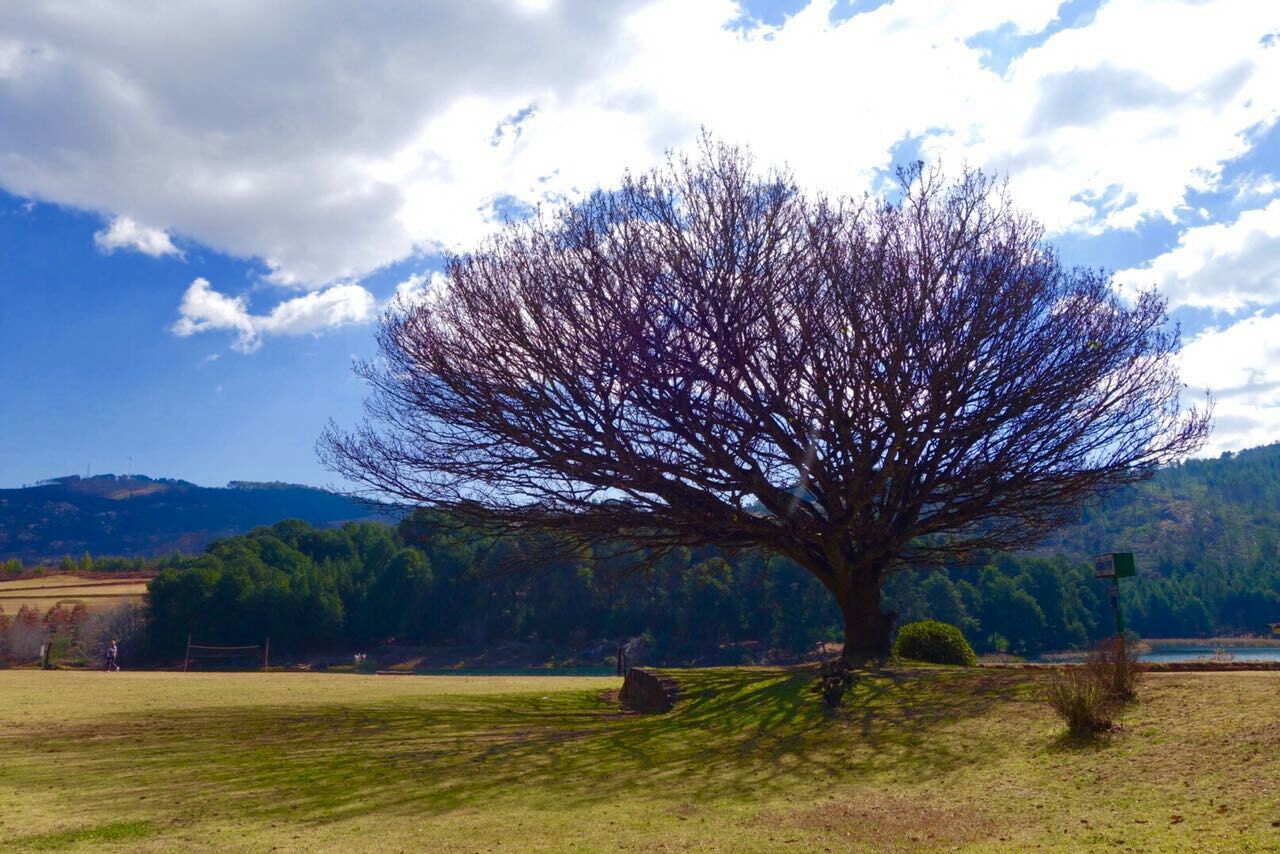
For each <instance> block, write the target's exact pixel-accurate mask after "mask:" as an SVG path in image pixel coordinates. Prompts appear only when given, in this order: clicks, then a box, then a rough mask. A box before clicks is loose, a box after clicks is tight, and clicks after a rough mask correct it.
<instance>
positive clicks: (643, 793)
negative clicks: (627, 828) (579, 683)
mask: <svg viewBox="0 0 1280 854" xmlns="http://www.w3.org/2000/svg"><path fill="white" fill-rule="evenodd" d="M668 673H669V674H670V675H672V676H674V677H675V678H676V679H677V680H678V681H679V683H680V686H681V697H680V700H679V702H678V704H677V705H676V708H675V709H674V710H673V711H672V712H670V713H668V714H665V715H655V716H640V715H633V714H624V713H621V712H620V711H619V710H618V709H617V707H616V706H612V705H608V704H606V703H605V702H604V701H603V700H601V698H600V697H599V696H597V694H596V692H594V691H589V690H588V691H570V692H557V693H553V694H551V695H549V696H546V697H537V696H535V695H529V694H521V695H514V694H513V695H502V696H465V697H464V696H447V695H436V696H425V697H423V696H419V697H413V698H405V699H397V700H394V701H379V702H376V703H370V704H369V705H364V706H351V705H342V706H339V705H331V706H313V707H255V706H247V705H246V706H241V707H232V708H223V709H216V710H213V709H199V710H191V711H186V710H160V711H157V712H155V713H152V714H149V715H147V716H146V717H145V718H115V719H112V720H110V721H107V722H105V725H104V724H103V723H98V724H95V725H94V726H91V727H80V728H64V729H62V730H59V731H58V732H56V733H44V734H37V735H26V736H18V737H9V738H0V748H3V749H4V750H5V752H6V753H7V754H8V755H10V756H19V757H22V759H20V760H19V761H18V762H16V763H11V764H10V767H9V771H10V777H11V779H12V781H13V782H14V783H15V784H18V785H24V786H25V785H30V786H48V785H49V784H50V783H51V782H53V781H55V780H65V779H67V778H66V776H65V775H67V774H69V773H70V774H74V775H75V779H76V781H77V782H76V791H77V796H80V797H84V798H91V799H93V801H94V802H95V803H96V804H98V805H99V806H101V807H103V808H106V809H111V810H119V811H120V812H121V814H133V813H136V812H138V810H139V809H140V804H145V805H146V806H145V810H146V811H147V812H152V813H154V812H159V813H161V814H164V815H166V816H172V815H179V816H186V817H190V818H208V817H215V816H219V815H228V816H231V815H236V816H257V817H260V818H271V817H280V818H286V819H289V820H291V821H304V822H316V823H324V822H329V821H335V820H341V819H344V818H349V817H355V816H359V815H366V814H368V813H370V812H371V811H377V812H384V811H412V812H414V813H415V814H419V815H424V814H431V813H434V812H442V811H447V810H453V809H459V808H466V807H486V806H493V805H496V804H501V803H503V802H506V803H519V804H521V805H523V806H526V807H530V808H535V809H556V808H558V807H574V808H580V807H584V806H586V807H589V806H593V805H599V804H607V803H615V802H618V801H622V800H629V799H630V800H635V799H640V800H647V801H658V800H662V799H672V798H676V799H681V800H704V799H707V800H709V799H716V798H732V797H735V796H739V797H747V796H751V797H759V796H762V795H764V794H768V793H770V792H774V791H782V790H789V789H794V788H796V787H797V786H800V785H804V786H806V787H812V786H813V785H814V784H815V782H817V783H821V782H822V781H829V780H836V779H842V780H845V781H849V780H853V781H858V780H859V779H867V778H870V777H871V776H874V775H876V774H881V773H886V772H887V773H893V774H897V773H899V772H903V773H908V774H909V775H911V776H912V777H913V778H914V779H928V778H930V777H933V776H935V775H939V774H945V773H947V772H948V771H950V770H953V769H955V768H956V767H958V766H959V765H961V764H964V763H969V762H973V761H979V756H980V755H985V754H986V753H989V752H990V751H996V750H998V749H1000V745H999V744H998V741H999V737H998V736H996V735H992V736H990V737H989V743H987V744H985V745H983V744H975V743H974V742H973V741H972V729H973V728H969V729H968V730H967V732H968V733H969V737H968V738H967V739H959V738H956V737H954V736H950V735H948V734H947V733H946V732H945V728H946V727H948V726H949V725H950V724H953V723H955V722H957V721H961V720H963V719H966V718H973V717H977V716H981V715H983V714H985V713H987V712H988V711H989V710H990V709H991V708H992V707H993V706H995V705H996V704H998V703H1003V702H1008V701H1009V698H1010V696H1011V695H1013V694H1016V691H1017V685H1018V682H1019V680H1020V679H1021V680H1022V681H1025V677H1020V676H1018V675H1017V674H1015V673H1013V672H992V671H987V672H980V671H962V670H954V671H953V670H942V669H940V670H926V669H914V670H907V671H902V670H869V671H863V672H861V673H860V674H859V679H858V682H857V684H856V685H855V687H854V688H853V690H851V691H850V693H849V695H848V697H847V699H846V703H845V707H844V708H842V709H840V710H839V711H837V712H836V713H834V714H832V713H829V712H828V711H827V710H826V708H825V707H824V706H823V704H822V702H821V700H820V699H819V698H818V697H817V696H816V695H814V694H812V693H810V692H809V690H808V688H809V685H810V684H811V681H812V678H813V675H814V671H813V670H812V669H811V668H791V669H742V668H738V669H708V670H691V671H668ZM51 751H52V752H53V753H54V754H55V755H56V761H55V762H50V761H49V760H50V758H51V757H50V752H51Z"/></svg>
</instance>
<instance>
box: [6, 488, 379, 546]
mask: <svg viewBox="0 0 1280 854" xmlns="http://www.w3.org/2000/svg"><path fill="white" fill-rule="evenodd" d="M290 518H296V519H305V520H307V521H308V522H310V523H311V524H313V525H330V524H334V523H338V522H345V521H350V520H359V519H375V518H389V517H379V516H378V514H377V513H376V512H375V511H374V510H372V509H370V508H369V507H368V506H365V505H363V504H360V503H358V502H355V501H352V500H351V499H349V498H347V497H346V496H343V495H338V494H335V493H332V492H328V491H326V490H323V489H315V488H312V487H309V486H298V485H296V484H288V483H251V482H246V481H232V482H231V483H229V484H227V486H226V487H224V488H210V487H203V486H197V485H195V484H194V483H187V482H186V481H183V480H168V479H155V478H149V477H144V476H142V475H133V476H130V477H123V476H117V475H112V474H107V475H98V476H96V477H89V478H82V477H79V476H76V475H72V476H70V477H60V478H55V479H53V480H48V481H45V482H43V483H40V484H37V485H35V486H30V487H26V488H23V489H0V562H2V561H4V560H6V559H10V560H11V559H17V560H22V561H25V562H27V563H35V562H53V561H57V560H58V559H60V558H61V557H63V556H64V555H72V556H73V557H75V558H80V557H81V556H82V555H83V554H84V553H85V552H91V553H93V554H96V555H127V556H141V557H154V556H159V555H163V554H169V553H171V552H174V551H181V552H187V553H199V552H200V551H202V550H203V549H204V547H205V546H206V545H207V544H208V543H209V542H210V541H212V540H214V539H217V538H219V537H229V536H234V535H236V534H242V533H244V532H246V531H249V530H251V529H253V528H256V527H257V526H259V525H269V524H272V523H273V522H278V521H279V520H281V519H290Z"/></svg>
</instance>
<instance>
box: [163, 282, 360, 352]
mask: <svg viewBox="0 0 1280 854" xmlns="http://www.w3.org/2000/svg"><path fill="white" fill-rule="evenodd" d="M375 307H376V300H375V299H374V298H373V294H371V293H369V292H368V291H367V290H365V289H364V288H362V287H360V286H359V285H354V284H346V285H334V286H333V287H330V288H326V289H324V290H321V291H316V292H314V293H309V294H306V295H305V296H299V297H294V298H292V299H287V300H284V301H283V302H281V303H279V304H278V305H277V306H276V307H275V308H273V309H272V310H271V311H270V312H269V313H268V314H251V313H250V312H249V307H248V301H247V300H246V299H245V298H244V297H242V296H241V297H230V296H227V295H226V294H222V293H219V292H217V291H215V290H213V288H212V287H211V286H210V284H209V282H208V280H206V279H203V278H201V279H196V280H195V281H193V282H192V283H191V286H190V287H189V288H187V292H186V293H185V294H183V296H182V303H181V305H180V306H179V307H178V312H179V314H180V317H179V318H178V321H177V322H176V323H174V325H173V332H174V334H175V335H179V336H182V337H186V336H189V335H195V334H196V333H198V332H212V331H227V332H233V333H235V335H236V340H235V342H234V343H233V344H232V345H231V346H232V348H233V349H236V350H239V351H240V352H242V353H251V352H253V351H254V350H256V349H258V347H260V346H261V345H262V339H263V337H264V336H267V335H292V336H297V335H308V334H318V333H320V332H323V331H324V330H326V329H332V328H335V327H339V326H347V325H351V324H358V323H368V322H369V321H371V320H372V319H373V317H374V313H375Z"/></svg>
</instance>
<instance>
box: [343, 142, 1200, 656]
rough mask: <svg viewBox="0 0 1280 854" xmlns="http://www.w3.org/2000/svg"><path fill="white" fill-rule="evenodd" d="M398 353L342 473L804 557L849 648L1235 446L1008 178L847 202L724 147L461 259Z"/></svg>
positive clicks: (602, 533)
mask: <svg viewBox="0 0 1280 854" xmlns="http://www.w3.org/2000/svg"><path fill="white" fill-rule="evenodd" d="M378 342H379V345H380V348H381V356H382V358H380V359H378V360H375V361H372V362H369V363H366V364H363V365H360V366H358V371H359V373H360V374H361V375H362V376H363V377H364V379H365V380H367V381H368V383H369V385H370V386H371V387H372V394H371V396H370V398H369V400H368V401H367V410H368V418H367V419H366V421H365V423H364V424H363V426H362V427H360V428H358V429H357V430H356V431H355V432H345V431H343V430H341V429H338V428H336V427H333V426H331V427H330V430H329V431H328V432H327V433H326V435H325V436H324V437H323V438H322V440H321V443H320V447H321V455H322V457H323V458H324V459H325V461H326V462H327V464H328V465H329V466H330V467H331V468H333V469H334V470H335V471H337V472H339V473H340V474H342V475H344V476H346V477H347V478H350V479H352V480H354V481H356V482H358V483H361V484H363V485H364V486H365V487H367V488H369V489H370V490H373V491H376V492H379V493H382V494H389V495H393V496H398V497H400V498H402V499H409V500H411V501H413V502H418V503H421V504H423V505H429V506H436V507H443V508H447V509H450V510H452V511H453V512H454V513H456V514H460V516H461V518H465V519H467V520H468V521H470V522H473V523H476V524H482V525H489V526H497V527H501V528H505V529H512V528H514V529H519V530H526V531H527V530H531V529H537V530H551V531H555V532H559V533H560V534H562V535H564V536H567V537H579V538H586V539H591V540H597V541H598V540H612V541H620V542H626V543H630V544H634V545H637V546H641V547H645V548H652V549H657V550H662V549H664V548H668V547H672V546H677V545H703V544H714V545H718V546H721V547H726V548H731V549H732V548H740V547H758V548H763V549H766V550H768V551H770V552H772V553H775V554H778V555H784V556H786V557H788V558H790V559H792V560H793V561H795V562H796V563H798V564H799V565H801V566H803V567H805V568H806V569H807V570H809V571H810V572H812V573H813V574H814V575H815V576H816V577H817V578H818V579H819V580H820V581H821V582H822V583H823V584H824V585H825V586H826V587H827V589H829V590H830V591H831V594H832V595H833V596H834V597H835V598H836V601H837V602H838V603H839V606H840V609H841V611H842V612H843V614H844V624H845V638H846V643H845V657H846V659H847V660H860V659H864V658H867V657H878V656H882V655H884V654H885V653H886V652H887V650H888V643H889V636H890V632H891V629H892V625H893V615H892V614H886V613H884V612H883V611H882V608H881V602H880V590H881V584H882V582H883V581H884V580H885V578H886V576H887V575H888V574H889V573H891V572H893V571H895V570H898V569H900V568H909V567H921V568H923V567H927V566H932V565H937V564H939V563H940V562H941V561H943V560H945V559H947V558H948V557H954V556H956V555H957V554H965V553H970V552H972V551H973V550H976V549H1008V548H1016V547H1021V546H1026V545H1029V544H1031V543H1032V542H1034V541H1035V540H1036V539H1037V538H1038V537H1039V536H1041V535H1042V534H1043V533H1044V532H1045V531H1046V530H1047V529H1049V528H1051V527H1053V526H1056V525H1058V524H1060V523H1061V522H1062V521H1063V520H1064V519H1066V518H1068V516H1069V514H1070V513H1071V511H1072V509H1073V508H1074V506H1075V505H1076V504H1077V503H1078V502H1079V501H1081V500H1082V499H1084V498H1086V497H1088V496H1090V495H1092V494H1094V493H1096V492H1097V491H1099V490H1105V489H1108V488H1113V487H1116V486H1118V485H1120V484H1124V483H1128V482H1131V481H1134V480H1137V479H1140V478H1142V477H1144V476H1146V475H1148V474H1149V473H1150V472H1151V470H1152V469H1153V468H1154V467H1156V466H1159V465H1161V464H1165V463H1168V462H1171V461H1173V460H1176V459H1178V458H1180V457H1183V456H1184V455H1186V454H1188V453H1189V452H1192V451H1194V450H1196V449H1197V448H1198V447H1200V446H1201V444H1202V443H1203V442H1204V439H1205V437H1206V435H1207V433H1208V430H1209V413H1208V411H1207V410H1208V408H1209V407H1207V406H1206V407H1203V408H1200V409H1197V408H1195V407H1190V408H1185V407H1183V406H1182V404H1181V403H1180V398H1181V396H1182V393H1183V385H1182V383H1181V382H1180V380H1179V376H1178V372H1177V362H1176V358H1175V357H1176V352H1177V348H1178V344H1179V334H1178V331H1177V329H1176V328H1171V327H1170V326H1169V325H1168V323H1167V318H1166V312H1165V306H1164V303H1163V302H1162V301H1161V300H1160V299H1159V298H1158V297H1157V296H1156V295H1155V294H1154V293H1145V294H1142V295H1140V296H1138V297H1137V298H1136V300H1134V301H1132V302H1126V301H1124V300H1122V299H1121V298H1119V297H1118V296H1117V295H1116V293H1115V291H1114V290H1113V288H1112V287H1111V283H1110V280H1109V277H1108V275H1106V274H1105V273H1103V272H1100V271H1096V270H1090V269H1078V268H1068V267H1066V266H1064V265H1063V263H1062V262H1061V261H1060V260H1059V258H1058V256H1057V254H1056V253H1055V251H1054V249H1053V247H1052V246H1051V245H1049V244H1048V243H1047V242H1046V240H1045V235H1044V231H1043V229H1042V228H1041V227H1040V226H1039V225H1038V224H1037V223H1036V222H1035V221H1034V220H1032V219H1031V218H1029V217H1028V216H1026V215H1024V214H1023V213H1021V212H1019V211H1018V210H1017V209H1016V208H1015V207H1013V206H1012V205H1011V203H1010V200H1009V199H1008V198H1007V196H1006V192H1005V189H1004V188H1003V186H1002V185H1000V184H998V183H996V182H994V181H993V180H992V179H990V178H989V177H986V176H984V175H982V174H981V173H977V172H966V173H964V174H963V175H961V176H959V177H958V178H957V179H956V180H947V179H945V178H943V177H942V176H941V175H940V174H939V173H938V172H937V171H936V170H931V169H926V168H924V167H921V166H916V167H913V168H910V169H907V170H904V171H903V172H902V173H901V174H900V187H899V188H898V192H897V193H895V198H894V200H891V201H890V200H881V199H875V198H869V197H868V198H862V199H853V198H846V197H840V198H826V197H820V196H815V195H813V194H806V193H805V192H803V191H802V190H800V189H799V188H798V187H797V185H796V184H795V183H794V181H793V180H792V179H791V178H790V177H789V176H788V175H786V174H784V173H778V172H772V171H763V170H759V169H757V168H756V167H755V166H754V165H753V163H752V159H751V157H750V155H749V153H748V152H745V151H744V150H742V149H738V148H733V147H729V146H726V145H723V144H719V143H716V142H713V141H707V140H704V142H703V144H702V146H701V149H700V152H699V154H698V156H696V157H695V158H693V159H692V160H690V159H687V158H680V157H672V158H671V159H669V161H668V163H667V164H666V166H665V167H664V168H660V169H658V170H655V171H653V172H650V173H647V174H644V175H640V176H631V175H628V176H626V177H624V179H623V181H622V183H621V186H620V187H619V188H618V189H616V190H614V191H609V192H598V193H596V194H594V195H592V196H591V197H590V198H588V199H587V200H586V201H584V202H581V203H578V204H573V205H569V206H566V207H564V208H563V209H562V210H560V211H559V212H557V213H555V214H554V215H545V214H544V215H539V216H537V217H535V218H534V219H532V220H531V221H528V222H523V223H518V224H512V225H510V226H508V227H507V228H506V229H505V230H502V231H501V232H500V233H498V234H496V235H495V236H493V237H491V238H490V239H489V240H488V241H487V242H485V243H484V244H483V245H482V246H480V247H479V248H478V249H477V250H476V251H474V252H471V253H469V254H464V255H458V256H456V257H451V258H449V259H448V264H447V271H446V276H445V284H444V287H443V288H442V289H440V290H439V291H438V292H436V293H434V294H432V295H430V296H428V297H425V298H423V299H421V300H417V301H413V302H409V303H403V304H401V305H399V306H397V307H396V308H394V309H392V310H391V311H389V312H388V313H387V315H386V316H385V317H384V319H383V321H382V324H381V327H380V331H379V335H378Z"/></svg>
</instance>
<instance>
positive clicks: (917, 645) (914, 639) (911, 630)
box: [893, 620, 978, 667]
mask: <svg viewBox="0 0 1280 854" xmlns="http://www.w3.org/2000/svg"><path fill="white" fill-rule="evenodd" d="M893 654H894V655H896V656H898V657H899V658H910V659H913V660H915V661H927V662H929V663H931V664H959V665H961V666H963V667H973V666H974V665H976V664H977V663H978V657H977V656H976V655H974V654H973V647H971V646H969V642H968V641H967V640H965V639H964V635H962V634H961V633H960V630H959V629H957V628H956V627H955V626H952V625H948V624H947V623H940V622H938V621H937V620H921V621H919V622H917V623H908V624H907V625H905V626H903V627H902V631H900V632H898V639H897V640H896V641H894V642H893Z"/></svg>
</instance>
